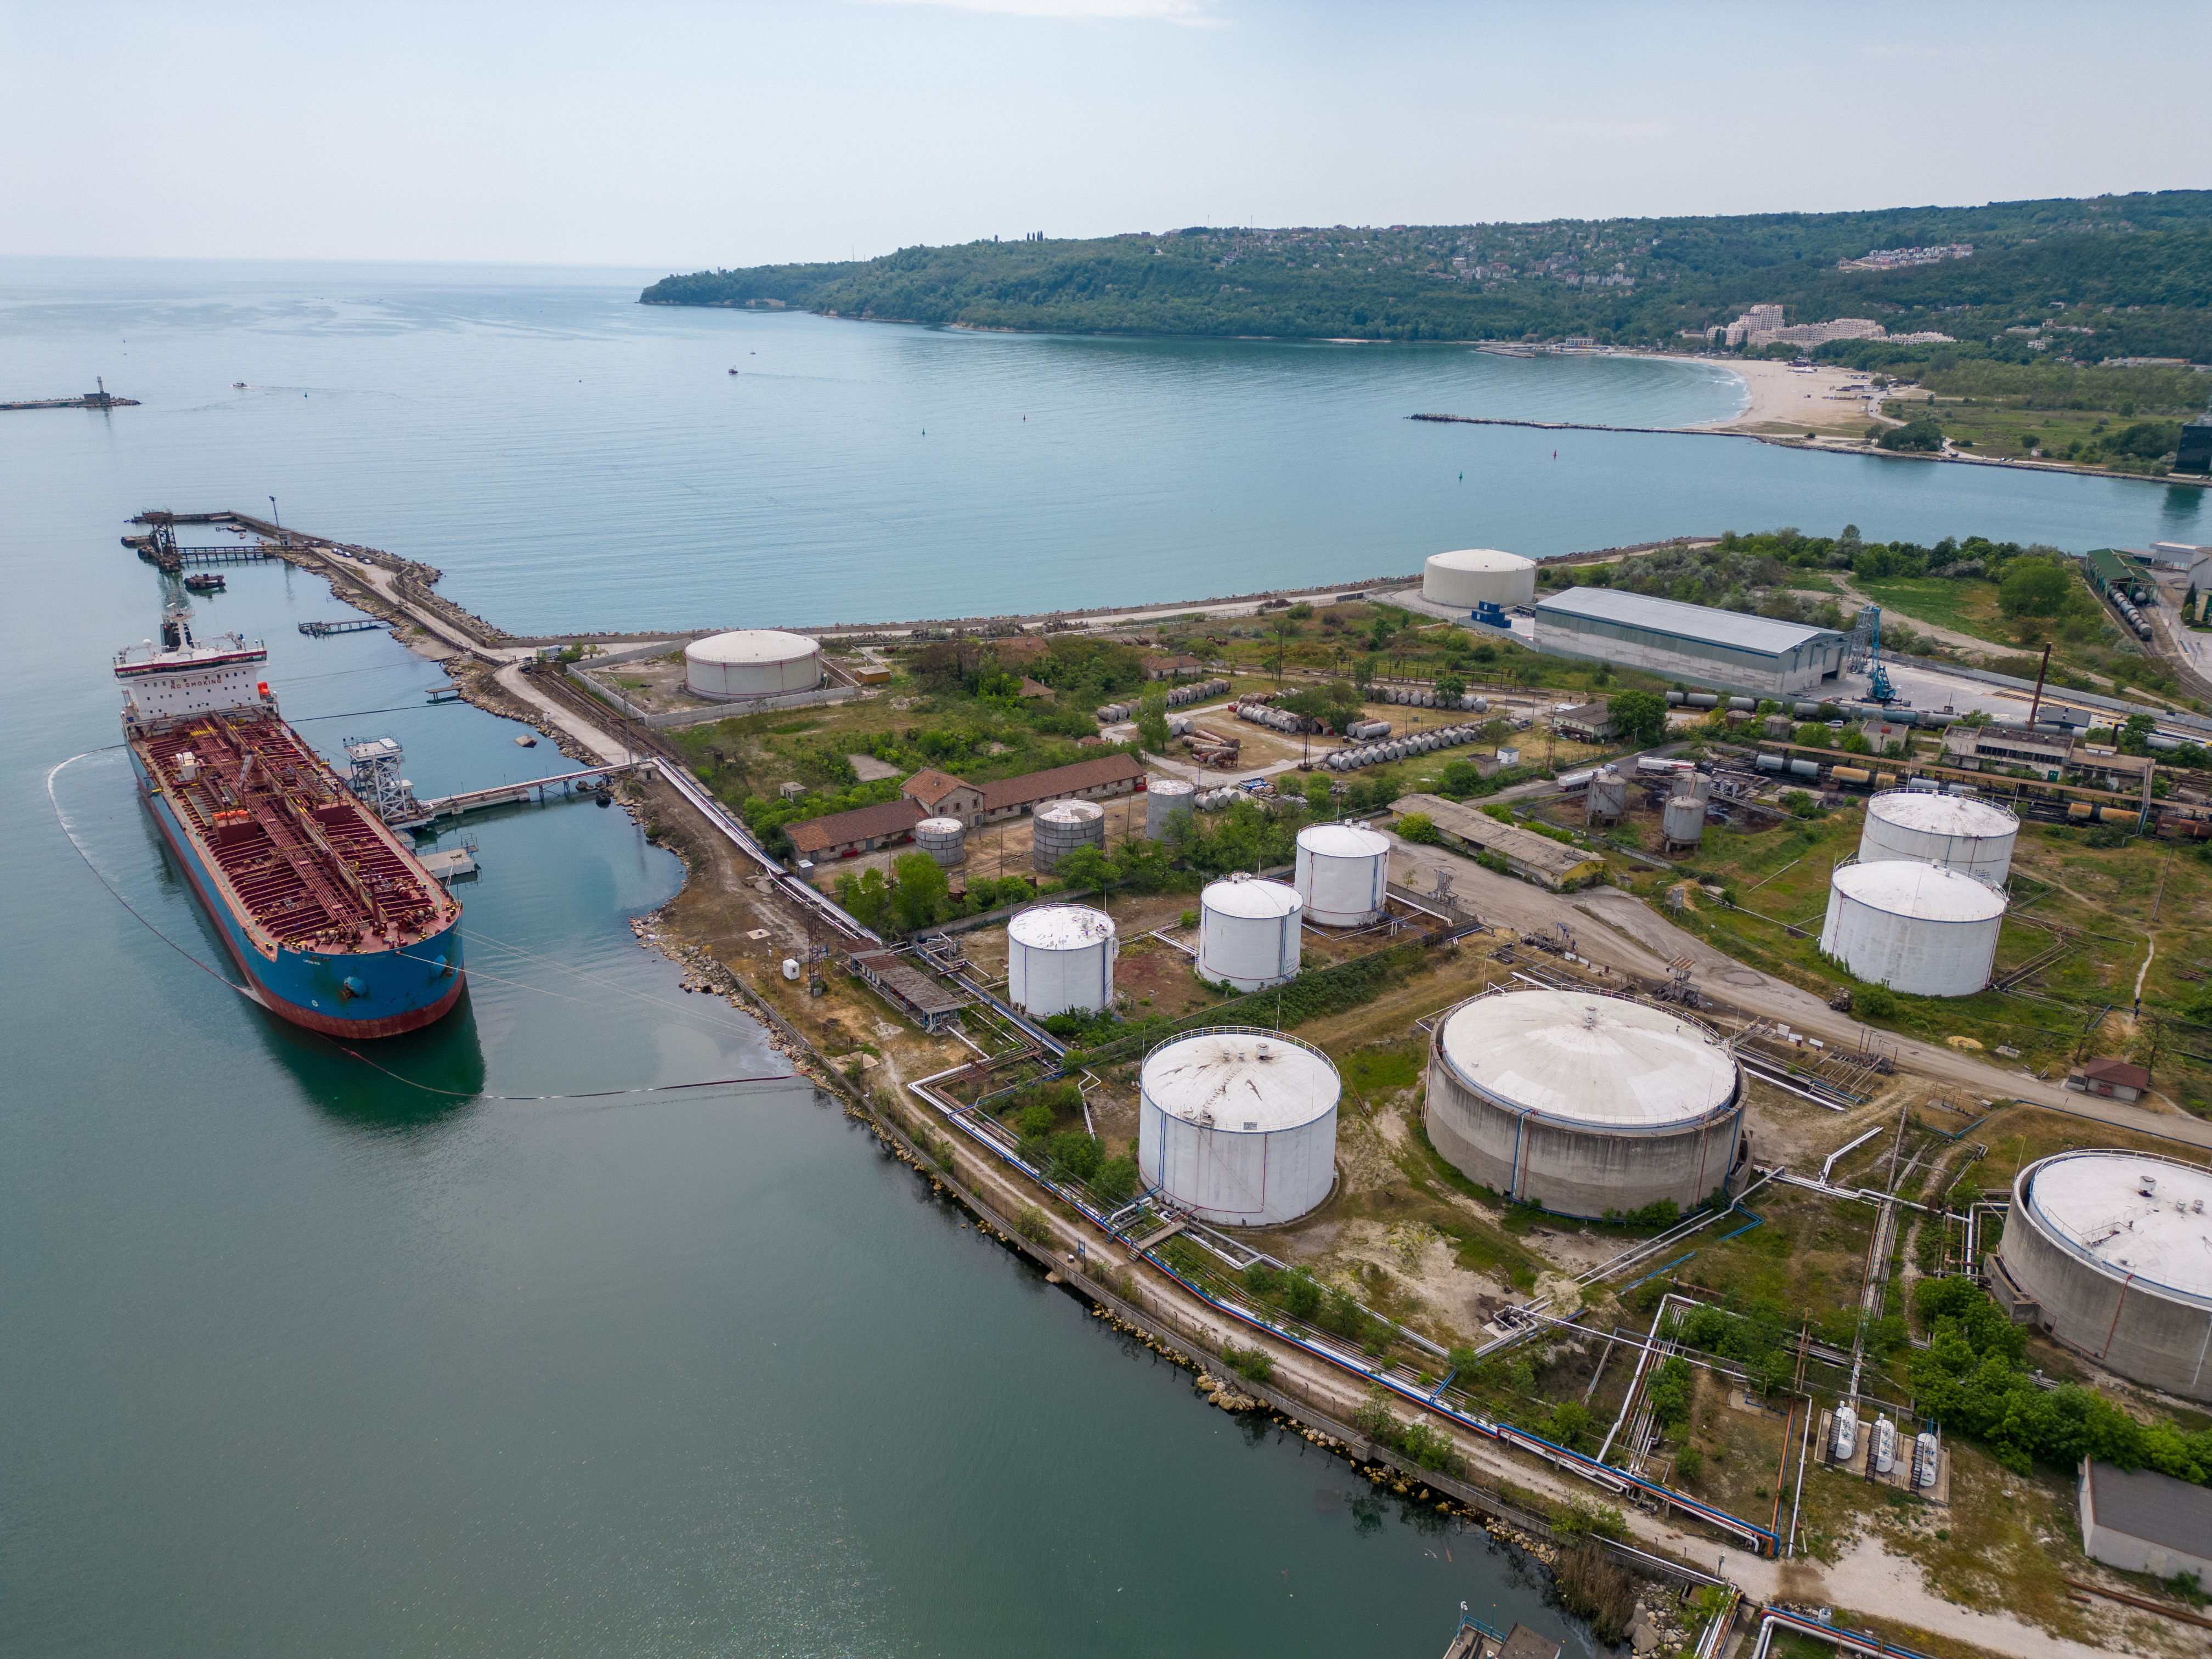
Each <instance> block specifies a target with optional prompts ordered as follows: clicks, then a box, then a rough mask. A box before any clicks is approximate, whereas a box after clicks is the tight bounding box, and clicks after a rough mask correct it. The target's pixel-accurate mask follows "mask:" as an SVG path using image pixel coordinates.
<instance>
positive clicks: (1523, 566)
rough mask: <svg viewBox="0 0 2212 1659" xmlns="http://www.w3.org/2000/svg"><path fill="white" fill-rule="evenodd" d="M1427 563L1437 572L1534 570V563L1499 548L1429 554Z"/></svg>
mask: <svg viewBox="0 0 2212 1659" xmlns="http://www.w3.org/2000/svg"><path fill="white" fill-rule="evenodd" d="M1428 562H1429V563H1431V564H1432V565H1434V566H1436V567H1437V568H1438V569H1439V570H1534V568H1536V562H1535V560H1534V559H1524V558H1522V556H1520V555H1519V554H1518V553H1508V552H1507V551H1505V550H1504V548H1501V547H1462V548H1460V549H1457V550H1455V551H1453V552H1450V553H1431V554H1430V555H1429V558H1428Z"/></svg>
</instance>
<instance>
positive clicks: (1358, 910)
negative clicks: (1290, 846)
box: [1295, 823, 1390, 927]
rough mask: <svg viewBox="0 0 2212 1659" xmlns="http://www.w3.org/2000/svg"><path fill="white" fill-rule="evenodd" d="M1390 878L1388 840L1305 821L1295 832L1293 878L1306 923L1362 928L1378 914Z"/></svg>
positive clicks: (1370, 831)
mask: <svg viewBox="0 0 2212 1659" xmlns="http://www.w3.org/2000/svg"><path fill="white" fill-rule="evenodd" d="M1389 878H1390V838H1389V836H1385V835H1383V834H1380V833H1379V832H1377V831H1376V830H1373V829H1361V828H1360V827H1359V826H1358V825H1357V824H1352V823H1310V824H1308V825H1307V826H1306V827H1305V828H1304V829H1301V830H1299V831H1298V855H1297V874H1296V877H1295V880H1296V883H1297V895H1298V899H1299V901H1300V902H1302V903H1303V904H1304V906H1305V915H1306V919H1307V920H1308V921H1313V922H1316V923H1318V924H1319V925H1321V926H1322V927H1364V926H1365V925H1366V924H1367V923H1369V922H1370V921H1374V920H1375V919H1376V917H1377V916H1379V915H1382V914H1383V889H1384V888H1385V886H1386V885H1387V884H1389Z"/></svg>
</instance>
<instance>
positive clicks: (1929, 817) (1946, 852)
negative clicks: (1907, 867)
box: [1859, 789, 2020, 887]
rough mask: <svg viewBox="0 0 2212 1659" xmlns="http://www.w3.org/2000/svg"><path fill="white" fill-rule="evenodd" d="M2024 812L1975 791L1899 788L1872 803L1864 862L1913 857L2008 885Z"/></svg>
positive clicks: (1862, 841) (1863, 836)
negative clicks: (1932, 792) (1921, 791)
mask: <svg viewBox="0 0 2212 1659" xmlns="http://www.w3.org/2000/svg"><path fill="white" fill-rule="evenodd" d="M2019 837H2020V816H2019V814H2018V813H2016V812H2015V811H2013V810H2012V808H2010V807H2009V806H2005V805H2000V804H1999V803H1997V802H1996V801H1992V800H1983V799H1978V798H1977V797H1974V796H1972V795H1926V794H1915V793H1911V792H1910V791H1907V790H1904V789H1893V790H1890V791H1888V792H1887V793H1884V794H1880V795H1876V796H1875V798H1874V799H1872V800H1869V802H1868V803H1867V809H1866V828H1865V829H1863V830H1862V831H1861V832H1860V835H1859V862H1860V863H1861V864H1875V863H1878V862H1880V861H1881V860H1887V859H1907V860H1912V861H1914V862H1917V863H1920V864H1940V865H1943V866H1946V867H1948V868H1949V869H1953V870H1962V871H1964V872H1966V874H1968V875H1970V876H1979V877H1981V878H1983V879H1984V881H1991V882H1995V883H1996V884H1997V885H1999V886H2000V887H2002V885H2003V884H2004V879H2005V878H2006V877H2007V876H2008V875H2009V874H2010V873H2011V872H2012V849H2013V845H2014V843H2015V842H2016V841H2017V840H2018V839H2019Z"/></svg>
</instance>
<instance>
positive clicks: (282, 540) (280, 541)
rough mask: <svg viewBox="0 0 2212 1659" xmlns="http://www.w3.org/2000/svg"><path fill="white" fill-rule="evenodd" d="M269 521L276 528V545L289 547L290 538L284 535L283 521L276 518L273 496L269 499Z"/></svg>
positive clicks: (274, 498)
mask: <svg viewBox="0 0 2212 1659" xmlns="http://www.w3.org/2000/svg"><path fill="white" fill-rule="evenodd" d="M269 521H270V523H271V524H273V525H275V526H276V545H277V546H279V547H289V546H291V544H292V538H290V537H289V536H287V535H286V534H285V533H284V520H282V519H281V518H279V517H277V516H276V497H275V496H274V495H271V496H270V498H269Z"/></svg>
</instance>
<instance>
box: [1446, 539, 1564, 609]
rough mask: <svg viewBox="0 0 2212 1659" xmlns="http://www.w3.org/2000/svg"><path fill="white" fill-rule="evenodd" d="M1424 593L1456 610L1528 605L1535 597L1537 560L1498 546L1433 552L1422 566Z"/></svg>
mask: <svg viewBox="0 0 2212 1659" xmlns="http://www.w3.org/2000/svg"><path fill="white" fill-rule="evenodd" d="M1421 597H1422V598H1423V599H1426V600H1427V601H1428V602H1429V603H1430V604H1431V605H1449V606H1450V607H1451V608H1452V609H1453V610H1455V611H1472V610H1474V607H1475V606H1476V605H1496V606H1498V607H1499V608H1500V609H1504V608H1506V607H1509V606H1511V605H1528V604H1529V603H1531V602H1532V601H1533V600H1534V599H1535V597H1536V562H1535V561H1534V559H1524V558H1522V556H1520V555H1519V554H1518V553H1508V552H1505V551H1504V550H1501V549H1498V548H1495V547H1463V548H1461V549H1459V550H1457V551H1455V552H1451V553H1431V555H1430V556H1429V557H1428V560H1427V562H1425V564H1424V565H1423V566H1422V568H1421Z"/></svg>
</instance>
